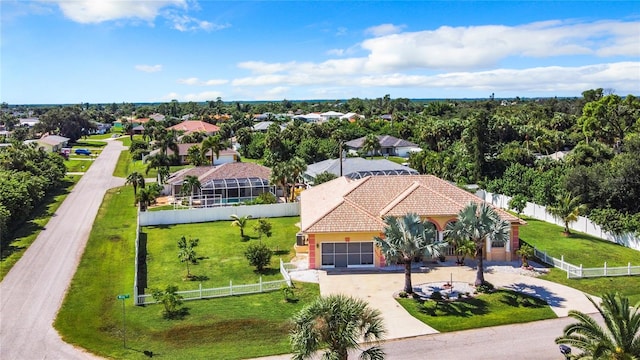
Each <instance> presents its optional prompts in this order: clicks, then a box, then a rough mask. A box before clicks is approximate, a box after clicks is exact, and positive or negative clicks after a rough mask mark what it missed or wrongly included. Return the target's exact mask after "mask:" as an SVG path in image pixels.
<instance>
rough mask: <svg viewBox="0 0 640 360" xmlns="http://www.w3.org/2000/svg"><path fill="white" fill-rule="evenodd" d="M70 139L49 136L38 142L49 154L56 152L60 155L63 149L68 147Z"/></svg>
mask: <svg viewBox="0 0 640 360" xmlns="http://www.w3.org/2000/svg"><path fill="white" fill-rule="evenodd" d="M69 140H71V139H69V138H66V137H64V136H58V135H48V136H43V137H42V138H40V139H38V140H36V141H35V142H37V143H38V146H39V147H41V148H43V149H44V150H45V151H47V152H55V153H58V152H60V151H61V150H62V148H64V147H67V144H68V143H69Z"/></svg>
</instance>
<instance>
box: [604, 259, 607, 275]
mask: <svg viewBox="0 0 640 360" xmlns="http://www.w3.org/2000/svg"><path fill="white" fill-rule="evenodd" d="M604 276H607V262H606V261H605V262H604Z"/></svg>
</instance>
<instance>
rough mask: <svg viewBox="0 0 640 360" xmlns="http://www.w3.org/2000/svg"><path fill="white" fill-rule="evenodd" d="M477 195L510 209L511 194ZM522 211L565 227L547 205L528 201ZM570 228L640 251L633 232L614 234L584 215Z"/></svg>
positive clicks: (481, 191)
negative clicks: (548, 209) (547, 208)
mask: <svg viewBox="0 0 640 360" xmlns="http://www.w3.org/2000/svg"><path fill="white" fill-rule="evenodd" d="M476 195H477V196H478V197H480V198H481V199H483V200H485V201H486V202H489V203H491V204H493V205H494V206H497V207H499V208H502V209H509V205H508V204H509V200H511V197H509V196H506V195H501V194H493V193H490V192H486V191H484V190H479V191H478V192H476ZM522 213H523V214H524V215H526V216H528V217H531V218H534V219H538V220H542V221H546V222H549V223H553V224H556V225H559V226H563V227H564V223H562V222H561V221H558V220H557V219H555V218H554V217H553V216H552V215H551V214H549V213H547V210H546V207H544V206H542V205H538V204H534V203H530V202H527V206H526V207H525V208H524V210H523V211H522ZM569 228H570V229H571V230H575V231H579V232H583V233H586V234H589V235H592V236H595V237H599V238H601V239H605V240H608V241H611V242H615V243H617V244H620V245H623V246H626V247H628V248H631V249H635V250H639V251H640V237H638V236H636V235H635V234H631V233H626V234H613V233H610V232H607V231H604V230H602V228H601V227H600V226H599V225H597V224H595V223H593V222H591V220H589V219H588V218H586V217H584V216H580V217H579V218H578V221H576V222H574V223H571V224H569Z"/></svg>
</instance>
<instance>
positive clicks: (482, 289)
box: [476, 281, 495, 293]
mask: <svg viewBox="0 0 640 360" xmlns="http://www.w3.org/2000/svg"><path fill="white" fill-rule="evenodd" d="M494 289H495V287H494V286H493V284H492V283H490V282H488V281H484V282H482V284H480V285H478V286H477V287H476V291H477V292H479V293H491V292H493V290H494Z"/></svg>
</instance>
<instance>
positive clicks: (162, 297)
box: [151, 285, 183, 319]
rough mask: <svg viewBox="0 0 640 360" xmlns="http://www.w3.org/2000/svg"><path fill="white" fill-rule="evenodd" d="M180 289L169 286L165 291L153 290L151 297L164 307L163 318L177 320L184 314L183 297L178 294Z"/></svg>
mask: <svg viewBox="0 0 640 360" xmlns="http://www.w3.org/2000/svg"><path fill="white" fill-rule="evenodd" d="M177 292H178V287H177V286H175V285H168V286H167V288H166V289H164V290H157V289H155V290H153V292H152V294H151V296H153V299H154V300H155V301H156V302H158V303H161V304H162V305H164V311H163V316H164V317H165V318H166V319H175V318H176V317H177V316H178V315H179V314H182V313H183V310H182V308H181V307H180V305H182V296H180V295H178V294H177Z"/></svg>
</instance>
